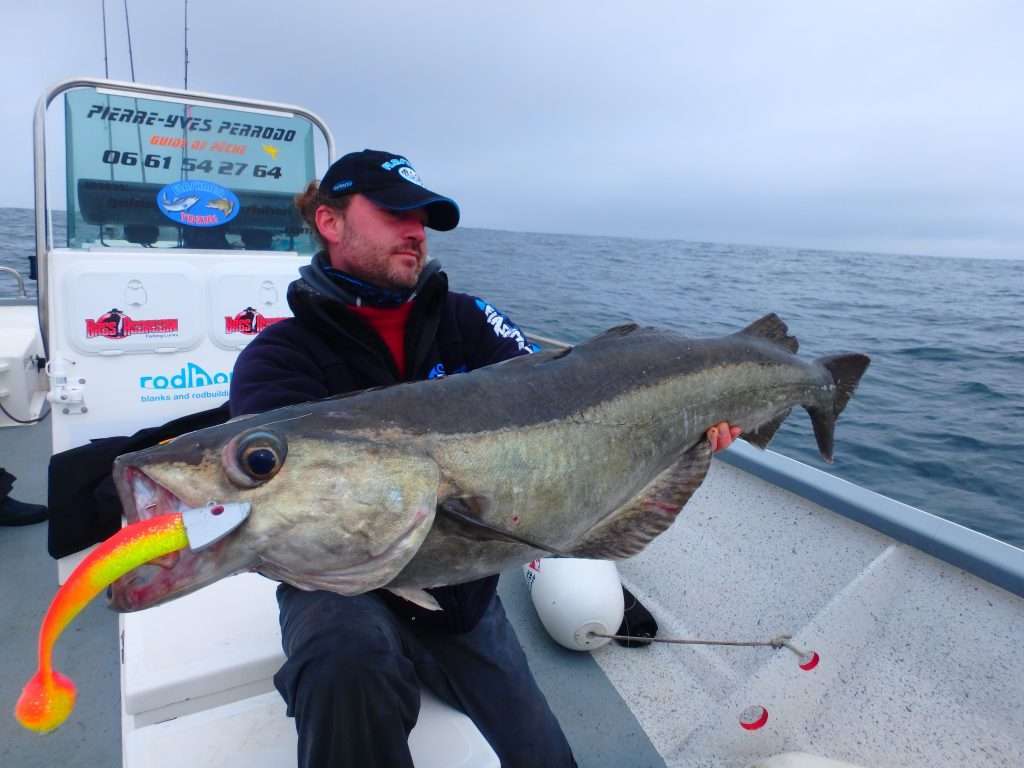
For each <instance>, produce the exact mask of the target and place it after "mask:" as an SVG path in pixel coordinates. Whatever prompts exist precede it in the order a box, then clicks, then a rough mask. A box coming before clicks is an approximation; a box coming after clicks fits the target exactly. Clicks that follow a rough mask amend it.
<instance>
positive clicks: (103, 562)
mask: <svg viewBox="0 0 1024 768" xmlns="http://www.w3.org/2000/svg"><path fill="white" fill-rule="evenodd" d="M225 513H226V514H225ZM248 513H249V505H248V504H241V503H235V504H216V503H211V504H209V505H207V506H206V507H200V508H198V509H189V510H185V511H184V512H175V513H171V514H165V515H159V516H157V517H153V518H150V519H149V520H140V521H139V522H137V523H132V524H131V525H128V526H126V527H124V528H122V529H121V530H119V531H118V532H117V533H115V534H114V535H113V536H111V537H110V538H109V539H107V540H106V541H104V542H103V543H102V544H100V545H99V546H98V547H97V548H96V549H94V550H93V551H92V552H90V553H89V555H88V556H87V557H86V558H85V559H84V560H82V562H81V563H79V564H78V567H77V568H75V570H74V571H73V572H72V573H71V576H69V577H68V580H67V581H66V582H64V584H63V586H61V588H60V589H58V590H57V594H56V595H54V598H53V601H52V602H51V603H50V607H49V609H48V610H47V611H46V616H45V617H44V618H43V623H42V626H40V628H39V669H38V670H37V671H36V673H35V674H34V675H33V676H32V678H31V679H30V680H29V681H28V682H27V683H26V684H25V687H24V688H23V689H22V691H21V696H20V697H19V698H18V703H17V705H16V706H15V708H14V716H15V717H16V718H17V720H18V722H19V723H21V724H22V725H23V726H25V727H26V728H28V729H29V730H31V731H36V732H38V733H49V732H50V731H52V730H54V729H56V728H57V727H59V726H60V725H61V723H63V722H64V721H65V720H67V718H68V716H69V715H70V714H71V710H72V709H74V706H75V695H76V691H75V684H74V683H73V682H72V681H71V679H70V678H68V677H66V676H65V675H62V674H61V673H60V672H58V671H56V670H55V669H54V668H53V646H54V644H55V643H56V642H57V638H58V637H60V634H61V632H63V631H64V630H65V628H67V626H68V624H70V623H71V622H72V620H73V619H74V618H75V616H77V615H78V614H79V613H81V611H82V609H83V608H85V606H86V605H88V604H89V601H91V600H92V599H93V598H94V597H96V595H98V594H99V593H100V592H102V591H103V590H105V589H106V588H107V587H108V586H110V585H111V584H113V583H114V582H115V581H116V580H117V579H119V578H121V576H123V575H125V574H126V573H128V572H129V571H132V570H134V569H136V568H138V567H139V566H140V565H144V564H146V563H148V562H151V561H153V560H156V559H157V558H159V557H163V556H164V555H167V554H170V553H172V552H177V551H178V550H180V549H185V548H186V547H191V548H192V549H193V550H195V549H199V548H201V547H204V546H207V545H209V544H211V543H213V542H214V541H216V540H218V539H219V538H221V537H222V536H224V535H226V534H227V533H229V532H230V531H232V530H233V529H234V528H236V527H238V526H239V525H241V523H242V522H243V521H244V520H245V518H246V517H247V516H248Z"/></svg>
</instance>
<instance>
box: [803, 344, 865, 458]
mask: <svg viewBox="0 0 1024 768" xmlns="http://www.w3.org/2000/svg"><path fill="white" fill-rule="evenodd" d="M815 362H816V363H817V364H819V365H821V366H822V367H823V368H825V370H827V371H828V372H829V375H830V376H831V377H832V382H833V384H834V390H833V396H832V404H831V408H830V407H828V406H824V407H822V406H820V405H819V406H809V407H808V408H807V413H809V414H810V416H811V426H812V427H813V428H814V437H815V439H816V440H817V441H818V450H819V451H821V455H822V457H823V458H824V459H825V461H827V462H828V463H829V464H831V463H832V450H833V446H834V437H835V429H836V419H838V418H839V414H840V413H842V412H843V409H844V408H845V407H846V404H847V403H848V402H850V398H851V397H852V396H853V392H854V390H855V389H857V384H859V383H860V377H861V376H863V375H864V371H866V370H867V369H868V365H869V364H870V363H871V358H869V357H868V356H867V355H860V354H848V355H828V356H826V357H819V358H818V359H817V360H815Z"/></svg>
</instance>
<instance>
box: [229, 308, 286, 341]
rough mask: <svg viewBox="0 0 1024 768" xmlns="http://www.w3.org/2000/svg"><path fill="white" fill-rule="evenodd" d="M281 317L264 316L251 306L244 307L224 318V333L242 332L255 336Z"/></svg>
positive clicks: (279, 320)
mask: <svg viewBox="0 0 1024 768" xmlns="http://www.w3.org/2000/svg"><path fill="white" fill-rule="evenodd" d="M282 320H284V318H283V317H264V316H263V315H261V314H260V313H259V312H258V311H256V310H255V309H254V308H252V307H246V308H245V309H243V310H242V311H241V312H239V313H238V314H237V315H235V316H234V317H227V316H225V318H224V333H242V334H245V335H246V336H255V335H256V334H257V333H259V332H260V331H262V330H263V329H264V328H266V327H267V326H268V325H273V324H274V323H279V322H281V321H282Z"/></svg>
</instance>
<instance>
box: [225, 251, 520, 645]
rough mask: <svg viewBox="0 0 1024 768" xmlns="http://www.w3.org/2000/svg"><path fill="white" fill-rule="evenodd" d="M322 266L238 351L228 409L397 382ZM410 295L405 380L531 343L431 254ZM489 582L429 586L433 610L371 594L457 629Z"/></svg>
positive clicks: (241, 410)
mask: <svg viewBox="0 0 1024 768" xmlns="http://www.w3.org/2000/svg"><path fill="white" fill-rule="evenodd" d="M323 266H324V262H323V257H322V255H318V256H317V258H315V259H314V261H313V264H312V265H310V266H309V267H304V268H303V269H302V270H300V272H301V274H302V277H301V278H300V279H299V280H296V281H295V282H294V283H292V284H291V285H290V286H289V288H288V304H289V306H290V307H291V309H292V312H293V313H294V315H295V317H293V318H289V319H286V320H282V321H280V322H278V323H275V324H274V325H271V326H269V327H267V328H266V329H265V330H263V332H261V333H260V334H259V336H257V337H256V338H255V339H253V341H252V343H250V344H249V346H247V347H246V348H245V350H243V351H242V353H241V354H240V355H239V356H238V360H237V361H236V363H235V368H234V373H233V375H232V378H231V399H230V403H231V415H232V416H239V415H242V414H249V413H261V412H263V411H269V410H272V409H274V408H280V407H282V406H285V405H293V404H295V403H303V402H308V401H310V400H318V399H320V398H324V397H329V396H331V395H339V394H344V393H346V392H353V391H356V390H360V389H366V388H368V387H376V386H382V385H388V384H396V383H398V382H399V381H400V379H399V377H398V370H397V367H396V366H395V363H394V361H393V360H392V358H391V353H390V352H389V351H388V349H387V347H386V346H385V344H384V341H383V340H382V339H381V338H380V337H379V336H378V335H377V333H376V331H374V330H373V329H372V328H371V327H370V326H369V325H367V324H366V322H365V321H364V320H363V319H362V318H360V317H359V316H357V315H355V314H354V313H352V312H350V311H349V310H348V309H347V305H348V304H350V303H351V302H352V300H353V297H352V296H351V295H350V294H349V293H348V292H347V291H346V290H345V288H344V287H343V286H342V285H340V284H339V283H338V282H337V281H335V280H332V279H331V278H330V277H329V276H328V275H327V274H326V273H325V271H324V269H323ZM413 300H414V302H415V303H414V304H413V308H412V310H411V312H410V315H409V320H408V325H407V327H406V337H405V354H406V366H405V369H406V379H405V380H408V381H414V380H419V379H427V378H437V377H439V376H444V375H449V374H454V373H462V372H464V371H472V370H474V369H476V368H481V367H483V366H485V365H490V364H491V363H497V362H500V361H502V360H506V359H508V358H511V357H517V356H518V355H523V354H527V353H528V352H530V351H531V347H530V345H529V343H528V342H527V340H526V338H525V337H524V336H523V334H522V333H521V332H520V331H519V329H518V328H517V327H516V326H515V325H513V324H512V323H511V322H510V321H509V320H508V319H507V318H505V317H504V316H503V315H501V313H499V312H498V311H497V310H496V309H495V308H494V307H492V306H490V305H489V304H487V303H486V302H484V301H481V300H480V299H477V298H474V297H472V296H468V295H466V294H462V293H455V292H451V291H449V290H448V278H447V276H446V275H445V274H444V273H443V272H441V271H440V268H439V266H437V264H436V262H431V263H430V264H428V268H427V269H425V270H424V275H423V277H422V278H421V279H420V283H419V285H418V286H417V289H416V293H415V294H414V299H413ZM497 583H498V577H497V576H492V577H488V578H485V579H480V580H477V581H472V582H468V583H466V584H458V585H454V586H450V587H438V588H434V589H431V590H429V592H430V593H431V594H432V595H433V596H434V597H435V598H436V599H437V601H438V603H440V605H441V607H442V608H443V609H444V610H443V611H441V612H437V611H428V610H425V609H423V608H420V607H418V606H416V605H413V604H412V603H409V602H407V601H405V600H402V599H400V598H398V597H396V596H395V595H392V594H391V593H390V592H386V591H383V590H382V591H381V592H380V594H381V596H382V597H383V598H384V599H385V600H386V601H387V602H388V603H389V605H391V607H392V608H393V609H394V610H396V611H397V612H399V613H402V614H404V615H406V616H409V617H415V618H416V620H417V621H418V622H422V623H426V624H429V625H431V626H436V627H438V628H439V629H445V630H447V631H451V632H465V631H468V630H470V629H472V628H473V627H474V626H475V625H476V623H477V621H479V619H480V616H481V615H482V613H483V611H484V609H485V608H486V607H487V604H488V603H489V602H490V600H491V598H492V596H493V595H494V591H495V588H496V587H497Z"/></svg>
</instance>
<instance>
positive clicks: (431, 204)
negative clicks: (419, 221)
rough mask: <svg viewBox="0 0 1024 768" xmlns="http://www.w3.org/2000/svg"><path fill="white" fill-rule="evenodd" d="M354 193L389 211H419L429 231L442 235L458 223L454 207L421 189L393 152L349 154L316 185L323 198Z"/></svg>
mask: <svg viewBox="0 0 1024 768" xmlns="http://www.w3.org/2000/svg"><path fill="white" fill-rule="evenodd" d="M357 193H358V194H361V195H364V196H366V197H367V198H369V199H370V200H371V201H372V202H374V203H375V204H376V205H379V206H380V207H381V208H387V209H388V210H389V211H411V210H413V209H415V208H423V209H424V210H426V213H427V226H428V227H430V228H431V229H437V230H440V231H442V232H443V231H446V230H449V229H455V227H456V226H458V223H459V206H458V204H457V203H456V202H455V201H454V200H452V199H451V198H450V197H445V196H444V195H439V194H437V193H436V192H431V191H430V190H429V189H427V188H426V187H424V186H423V182H422V181H420V177H419V174H417V173H416V169H415V168H413V167H412V164H411V163H410V162H409V161H408V160H407V159H406V158H405V157H403V156H402V155H396V154H395V153H393V152H383V151H381V150H378V149H364V150H363V151H362V152H350V153H349V154H347V155H345V156H344V157H341V158H339V159H337V160H335V161H334V163H333V164H332V165H331V167H330V168H328V169H327V173H325V174H324V178H323V180H322V181H321V182H320V194H322V195H323V196H324V197H329V198H338V197H344V196H345V195H353V194H357Z"/></svg>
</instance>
